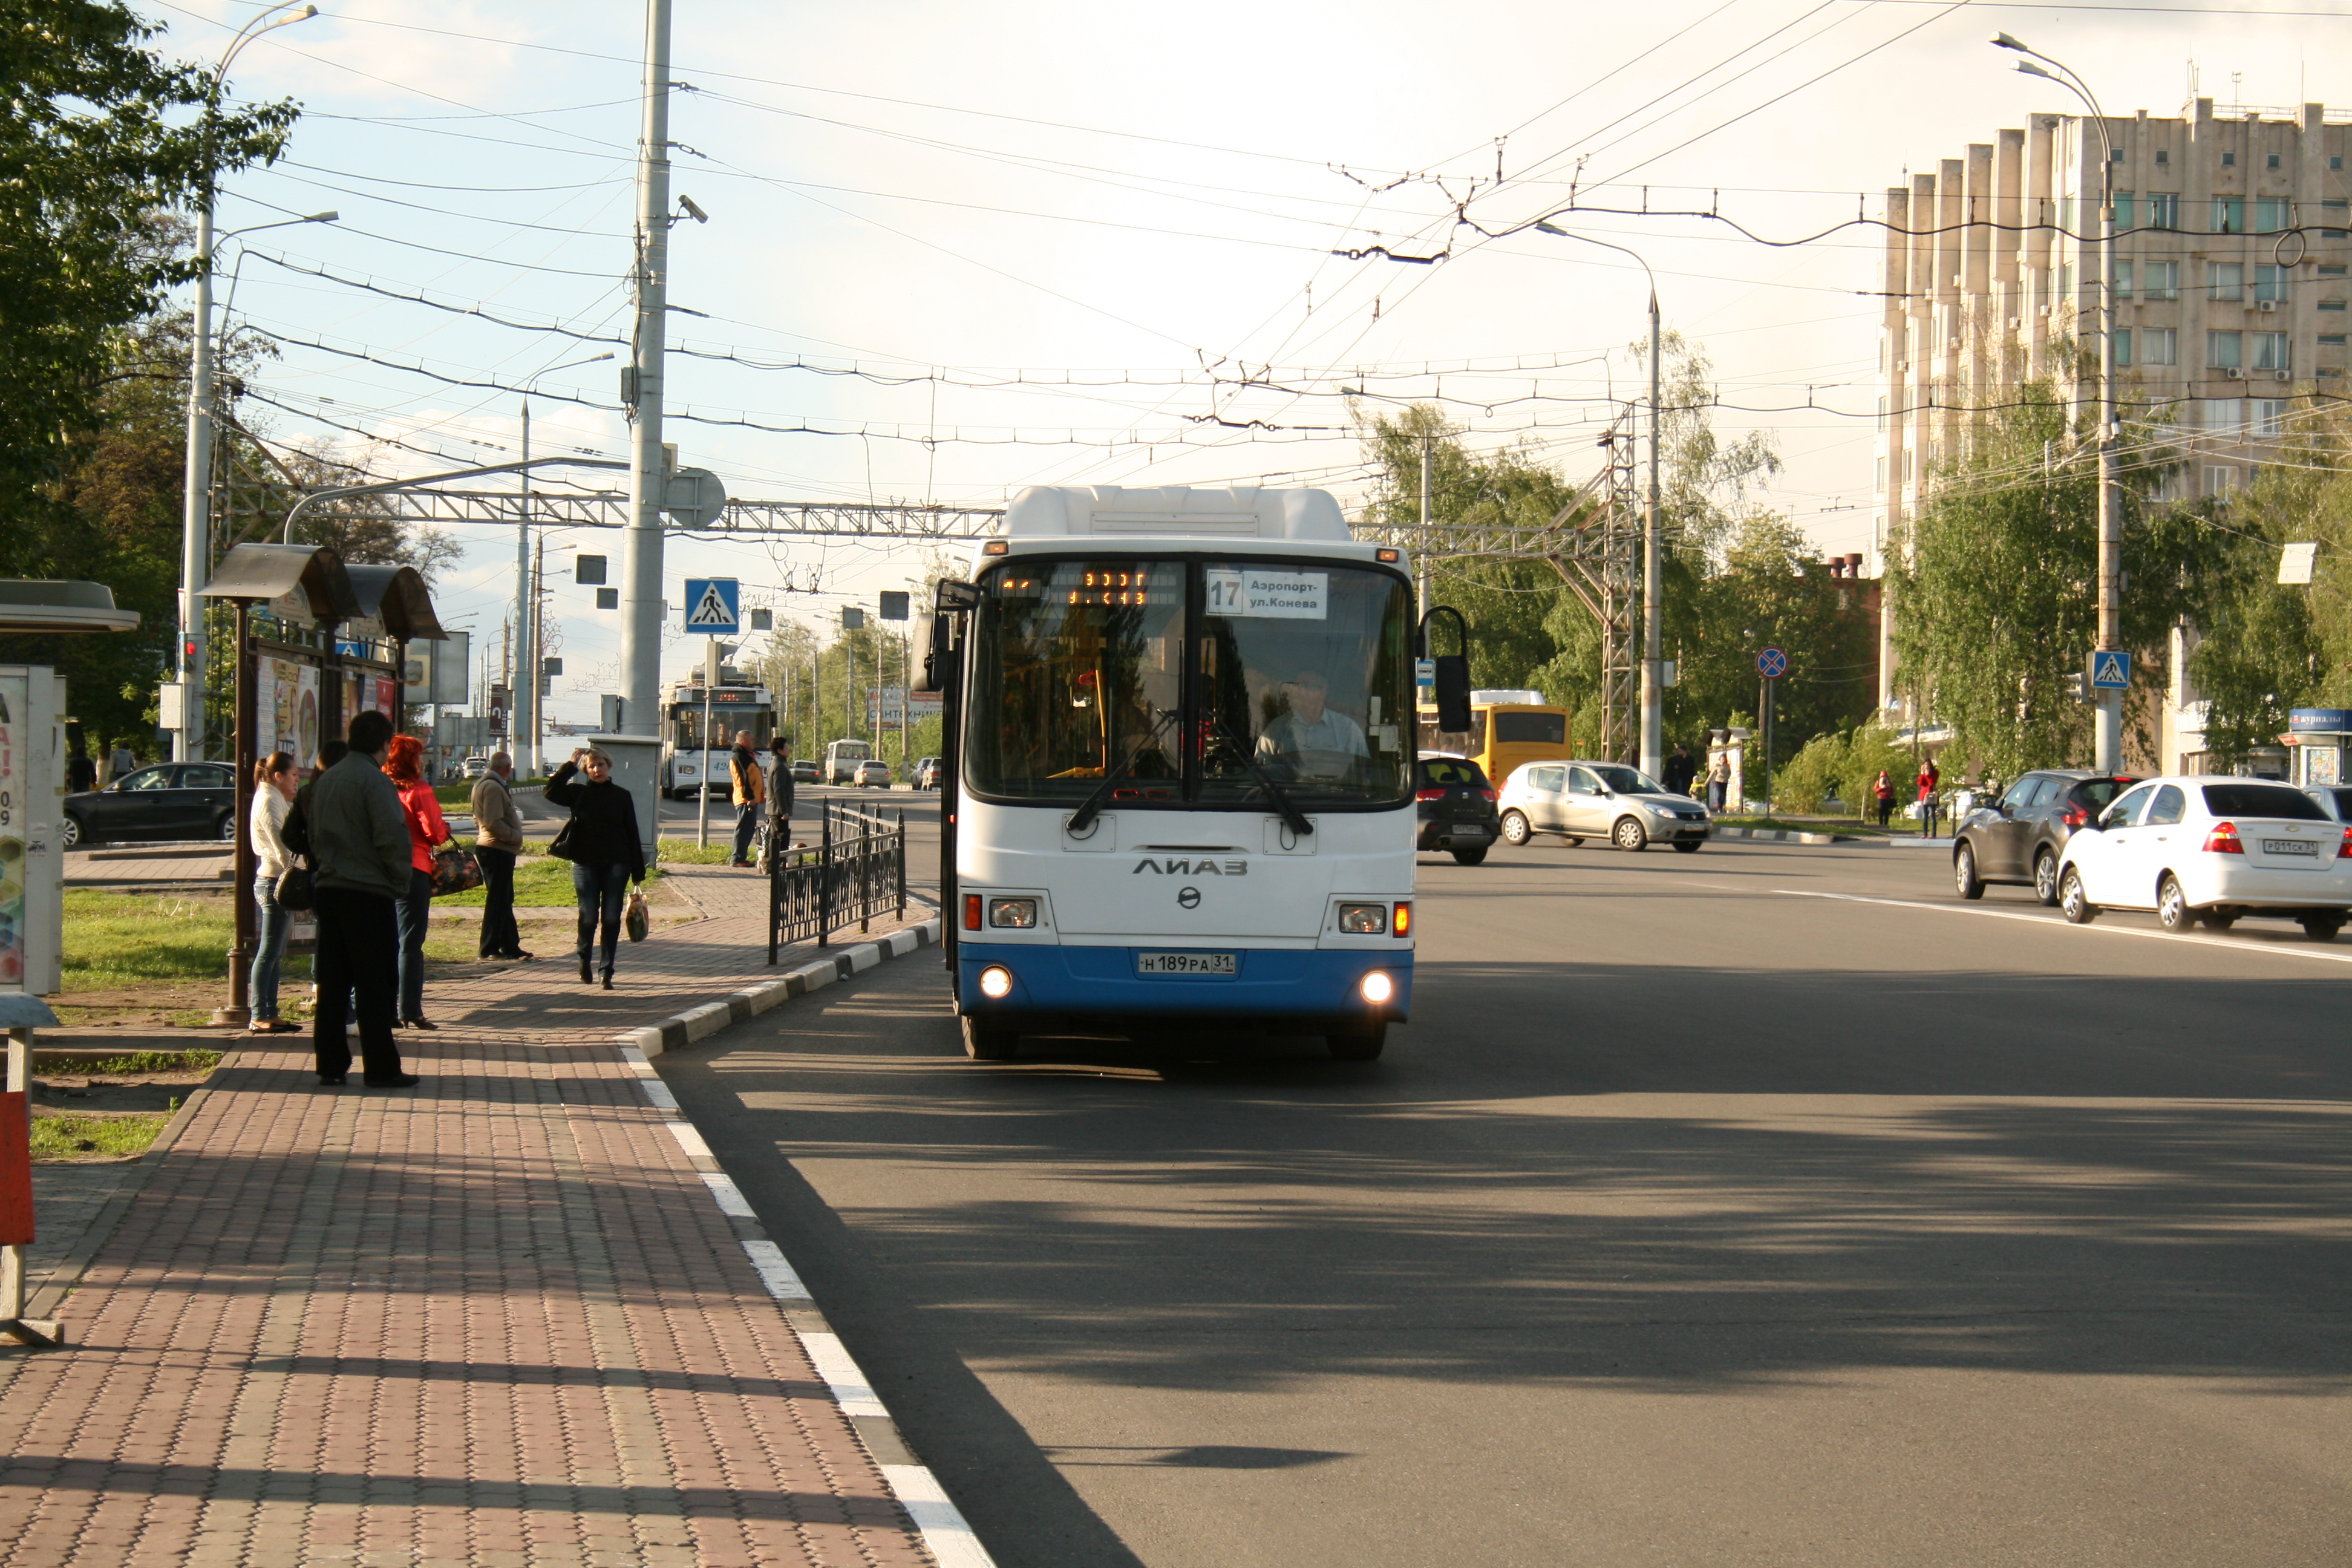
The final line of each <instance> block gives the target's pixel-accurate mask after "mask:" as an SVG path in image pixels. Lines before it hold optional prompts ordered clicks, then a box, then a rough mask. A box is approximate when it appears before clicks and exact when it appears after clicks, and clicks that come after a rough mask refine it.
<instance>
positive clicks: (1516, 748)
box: [1420, 690, 1576, 789]
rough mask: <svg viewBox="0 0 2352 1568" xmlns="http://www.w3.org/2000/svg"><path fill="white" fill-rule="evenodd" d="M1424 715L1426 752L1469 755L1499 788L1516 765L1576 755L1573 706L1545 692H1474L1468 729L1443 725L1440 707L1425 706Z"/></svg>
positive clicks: (1421, 716) (1422, 727) (1422, 739)
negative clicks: (1571, 725)
mask: <svg viewBox="0 0 2352 1568" xmlns="http://www.w3.org/2000/svg"><path fill="white" fill-rule="evenodd" d="M1420 719H1421V749H1422V750H1423V751H1424V752H1450V753H1452V754H1453V755H1454V756H1459V757H1468V758H1469V759H1471V760H1472V761H1473V762H1475V763H1477V764H1478V766H1479V767H1480V768H1481V769H1482V770H1484V772H1485V773H1486V777H1487V778H1488V779H1489V780H1491V781H1492V782H1493V784H1494V785H1495V787H1496V789H1500V788H1502V787H1503V783H1504V781H1505V780H1507V779H1508V778H1509V777H1510V776H1511V773H1512V770H1513V769H1515V768H1518V767H1521V766H1523V765H1525V764H1526V763H1549V762H1557V761H1564V760H1566V759H1568V758H1570V757H1573V756H1575V755H1576V752H1574V751H1573V750H1571V749H1570V744H1569V722H1568V721H1569V712H1568V710H1567V709H1565V708H1555V707H1553V706H1551V705H1550V704H1549V703H1547V702H1546V701H1545V700H1544V696H1543V693H1542V692H1540V691H1486V690H1480V691H1473V692H1472V693H1471V694H1470V727H1469V729H1467V730H1465V731H1446V730H1443V729H1441V728H1439V726H1438V722H1437V710H1436V709H1435V708H1434V707H1431V706H1426V705H1424V706H1423V708H1422V709H1421V710H1420Z"/></svg>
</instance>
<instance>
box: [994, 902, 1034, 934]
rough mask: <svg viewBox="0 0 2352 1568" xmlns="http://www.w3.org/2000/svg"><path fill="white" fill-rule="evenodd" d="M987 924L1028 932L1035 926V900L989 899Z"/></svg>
mask: <svg viewBox="0 0 2352 1568" xmlns="http://www.w3.org/2000/svg"><path fill="white" fill-rule="evenodd" d="M988 923H989V924H990V925H992V926H1005V927H1009V928H1011V929H1013V930H1014V931H1029V930H1032V929H1034V927H1035V926H1036V924H1037V900H1034V899H991V900H988Z"/></svg>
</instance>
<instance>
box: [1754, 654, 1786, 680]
mask: <svg viewBox="0 0 2352 1568" xmlns="http://www.w3.org/2000/svg"><path fill="white" fill-rule="evenodd" d="M1756 673H1757V674H1759V675H1760V676H1762V677H1763V678H1764V679H1767V680H1778V679H1780V678H1781V677H1782V676H1784V675H1786V674H1788V673H1789V656H1788V655H1787V654H1785V653H1782V652H1781V651H1780V649H1779V648H1777V647H1768V648H1760V649H1759V650H1758V651H1757V654H1756Z"/></svg>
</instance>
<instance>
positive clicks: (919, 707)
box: [866, 686, 947, 730]
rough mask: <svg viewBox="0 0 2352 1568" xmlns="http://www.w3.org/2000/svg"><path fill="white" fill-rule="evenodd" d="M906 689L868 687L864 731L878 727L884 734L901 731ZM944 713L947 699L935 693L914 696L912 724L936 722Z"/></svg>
mask: <svg viewBox="0 0 2352 1568" xmlns="http://www.w3.org/2000/svg"><path fill="white" fill-rule="evenodd" d="M906 710H907V689H906V688H905V687H903V686H869V687H867V688H866V728H867V729H869V730H871V729H873V728H875V727H876V726H877V725H879V726H880V727H881V728H883V729H885V730H896V729H899V728H901V727H902V726H903V725H904V723H905V721H906ZM946 711H947V699H946V697H945V696H943V695H942V694H940V692H937V691H918V692H916V693H915V722H916V723H918V724H919V723H921V722H922V721H924V720H926V719H937V718H939V717H940V716H941V715H942V714H944V713H945V712H946Z"/></svg>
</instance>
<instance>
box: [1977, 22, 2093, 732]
mask: <svg viewBox="0 0 2352 1568" xmlns="http://www.w3.org/2000/svg"><path fill="white" fill-rule="evenodd" d="M1992 42H1993V46H1994V47H1996V48H2003V49H2014V50H2016V51H2017V52H2018V53H2019V54H2021V55H2025V56H2029V57H2031V58H2026V59H2021V60H2020V61H2018V62H2017V68H2018V69H2019V70H2021V71H2023V72H2024V73H2025V74H2026V75H2028V76H2035V77H2040V78H2042V79H2043V80H2044V81H2053V82H2056V83H2057V84H2058V85H2059V86H2060V87H2063V88H2064V89H2066V90H2067V91H2069V92H2071V93H2073V94H2074V96H2075V97H2077V98H2079V99H2081V100H2083V102H2084V106H2085V107H2086V108H2088V109H2089V110H2090V111H2091V122H2092V123H2093V124H2094V125H2095V126H2097V127H2098V131H2099V154H2100V162H2099V253H2100V257H2099V316H2098V321H2099V638H2098V647H2097V648H2096V649H2095V650H2093V651H2094V653H2098V652H2104V651H2105V650H2107V649H2111V648H2115V647H2118V646H2119V645H2121V643H2122V642H2123V602H2122V601H2123V595H2122V592H2121V588H2122V575H2123V552H2124V549H2123V547H2124V521H2123V480H2122V476H2121V471H2120V465H2121V453H2120V452H2119V450H2118V449H2117V445H2116V435H2117V431H2116V146H2115V139H2114V137H2113V136H2112V135H2110V134H2109V132H2108V131H2107V116H2106V111H2105V110H2103V109H2101V108H2100V107H2099V100H2097V98H2095V97H2094V96H2093V95H2092V92H2091V89H2090V87H2089V86H2088V85H2087V84H2086V83H2085V82H2084V80H2083V79H2082V78H2081V77H2078V76H2076V75H2075V74H2074V71H2073V70H2072V69H2070V68H2067V67H2066V66H2064V65H2063V64H2061V63H2060V62H2058V61H2057V60H2054V59H2052V58H2050V57H2049V56H2048V55H2045V54H2041V53H2039V52H2037V51H2035V50H2033V49H2030V48H2028V47H2025V46H2024V45H2023V44H2021V43H2020V42H2018V41H2017V40H2016V39H2015V38H2013V37H2010V36H2009V35H2008V34H2007V33H2003V34H2001V35H2000V37H1996V38H1994V39H1993V40H1992ZM2035 60H2039V61H2041V62H2042V64H2041V65H2036V64H2034V61H2035ZM2044 66H2047V67H2049V68H2050V69H2047V70H2045V69H2043V68H2042V67H2044ZM2096 696H2097V699H2098V704H2099V709H2098V719H2097V722H2096V725H2095V744H2094V750H2095V757H2094V762H2095V765H2096V766H2097V767H2098V768H2099V770H2100V771H2101V772H2102V773H2114V772H2115V771H2116V769H2118V768H2120V767H2121V766H2123V749H2124V747H2123V739H2124V694H2123V693H2122V692H2120V691H2113V690H2108V691H2100V692H2098V693H2096Z"/></svg>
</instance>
